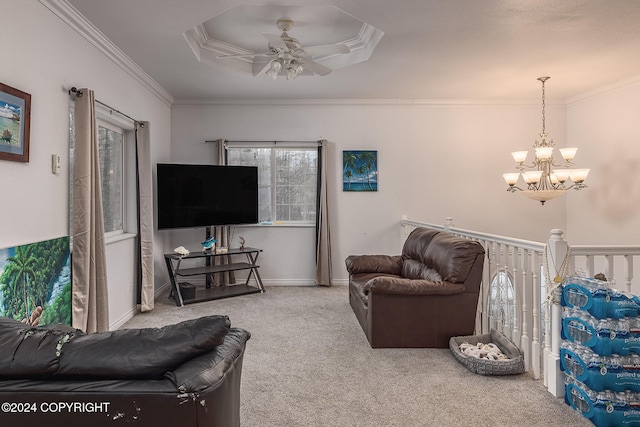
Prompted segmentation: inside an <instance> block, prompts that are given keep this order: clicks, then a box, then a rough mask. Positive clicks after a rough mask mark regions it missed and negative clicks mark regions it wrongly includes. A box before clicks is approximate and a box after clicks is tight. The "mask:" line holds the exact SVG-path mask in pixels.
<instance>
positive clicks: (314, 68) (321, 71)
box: [300, 57, 333, 76]
mask: <svg viewBox="0 0 640 427" xmlns="http://www.w3.org/2000/svg"><path fill="white" fill-rule="evenodd" d="M300 61H301V62H302V66H303V67H304V69H305V70H309V71H311V72H312V73H314V74H318V75H320V76H326V75H327V74H329V73H330V72H331V71H333V70H331V68H329V67H327V66H325V65H322V64H320V63H319V62H316V61H313V60H311V59H309V58H304V57H302V58H300Z"/></svg>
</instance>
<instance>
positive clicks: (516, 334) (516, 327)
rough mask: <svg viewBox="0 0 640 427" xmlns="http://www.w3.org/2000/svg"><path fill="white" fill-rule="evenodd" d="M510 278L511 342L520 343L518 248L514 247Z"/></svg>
mask: <svg viewBox="0 0 640 427" xmlns="http://www.w3.org/2000/svg"><path fill="white" fill-rule="evenodd" d="M511 278H512V279H511V280H512V286H513V289H512V290H513V331H512V333H511V341H513V342H520V322H521V321H522V318H521V317H520V316H518V301H520V290H519V289H518V248H517V247H515V246H513V247H512V250H511Z"/></svg>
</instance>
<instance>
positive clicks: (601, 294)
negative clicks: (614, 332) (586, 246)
mask: <svg viewBox="0 0 640 427" xmlns="http://www.w3.org/2000/svg"><path fill="white" fill-rule="evenodd" d="M561 302H562V305H564V306H565V307H569V308H579V309H581V310H585V311H587V312H589V314H591V315H592V316H594V317H596V318H597V319H606V318H611V319H622V318H624V317H635V316H638V315H640V299H639V298H638V297H637V296H634V295H627V294H626V293H624V292H621V291H618V290H616V289H614V288H611V287H610V285H609V282H604V281H601V280H596V279H590V278H585V277H577V276H571V277H568V278H567V279H565V281H564V284H563V287H562V300H561Z"/></svg>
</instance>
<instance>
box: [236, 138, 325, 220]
mask: <svg viewBox="0 0 640 427" xmlns="http://www.w3.org/2000/svg"><path fill="white" fill-rule="evenodd" d="M227 163H228V164H229V165H235V166H257V167H258V207H259V213H258V220H259V221H260V222H272V223H285V224H295V223H298V224H315V221H316V205H317V201H316V200H317V182H318V150H317V147H315V146H313V147H309V144H306V146H304V147H301V146H291V145H290V144H288V146H287V147H276V146H275V145H274V146H269V147H265V146H264V145H261V146H247V145H244V144H243V145H237V146H236V145H235V144H234V145H232V146H230V147H228V149H227Z"/></svg>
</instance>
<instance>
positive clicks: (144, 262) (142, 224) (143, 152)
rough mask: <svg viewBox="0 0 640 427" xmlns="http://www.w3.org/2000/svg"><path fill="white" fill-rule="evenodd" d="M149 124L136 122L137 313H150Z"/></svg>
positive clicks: (151, 237)
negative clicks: (138, 298)
mask: <svg viewBox="0 0 640 427" xmlns="http://www.w3.org/2000/svg"><path fill="white" fill-rule="evenodd" d="M150 132H151V129H150V124H149V122H136V177H137V179H136V187H137V193H138V197H137V200H138V209H137V211H138V286H139V293H140V301H139V303H140V311H142V312H144V311H150V310H153V304H154V295H155V285H154V270H153V182H152V173H153V172H152V166H151V142H150Z"/></svg>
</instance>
